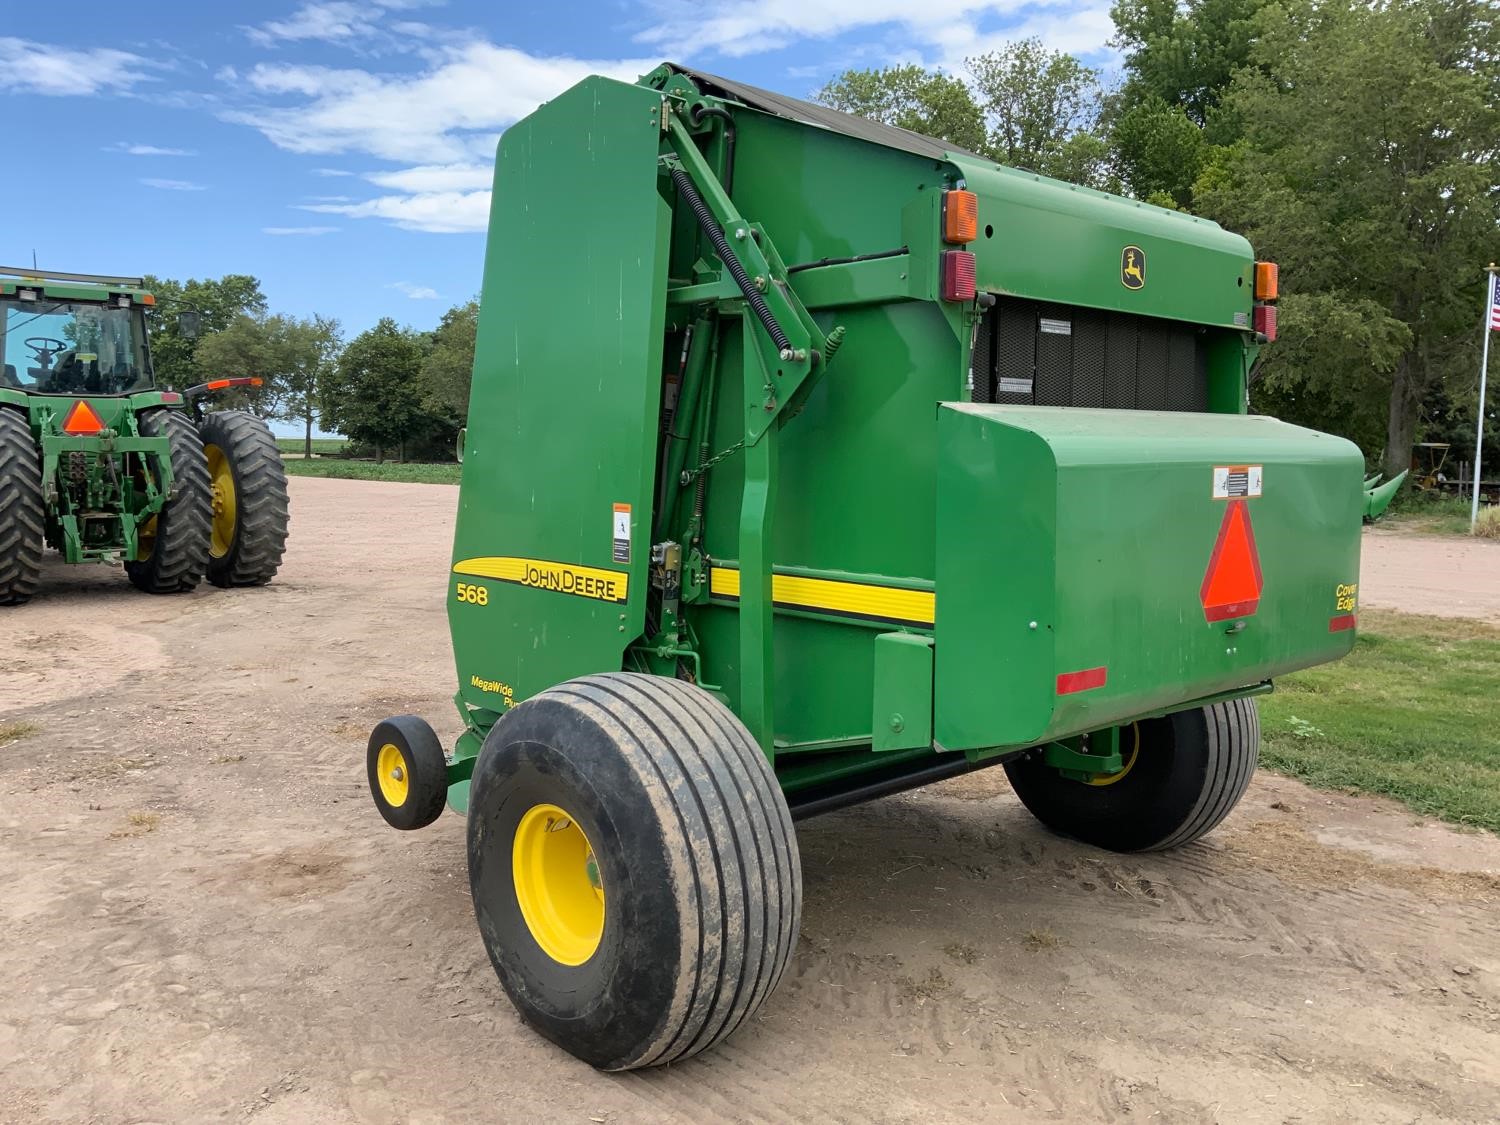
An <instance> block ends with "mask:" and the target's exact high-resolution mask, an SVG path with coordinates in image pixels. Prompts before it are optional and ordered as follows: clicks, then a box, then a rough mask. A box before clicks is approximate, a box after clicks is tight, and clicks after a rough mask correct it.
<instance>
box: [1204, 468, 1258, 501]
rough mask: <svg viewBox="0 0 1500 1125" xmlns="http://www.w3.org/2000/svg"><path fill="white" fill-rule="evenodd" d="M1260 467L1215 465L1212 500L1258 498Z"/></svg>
mask: <svg viewBox="0 0 1500 1125" xmlns="http://www.w3.org/2000/svg"><path fill="white" fill-rule="evenodd" d="M1260 487H1261V466H1259V465H1215V466H1214V499H1215V500H1234V499H1237V498H1245V497H1251V496H1259V495H1260Z"/></svg>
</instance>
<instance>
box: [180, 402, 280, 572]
mask: <svg viewBox="0 0 1500 1125" xmlns="http://www.w3.org/2000/svg"><path fill="white" fill-rule="evenodd" d="M199 432H200V433H201V434H202V436H203V448H204V452H205V455H206V456H207V457H208V467H209V476H210V479H211V481H212V483H213V487H214V489H215V510H214V522H213V529H212V544H211V547H210V550H209V556H208V580H209V581H210V582H212V583H213V584H214V585H215V586H223V587H229V586H264V585H265V584H266V583H267V582H269V581H271V579H272V578H274V577H275V576H276V572H277V570H279V569H280V568H281V556H282V554H283V553H284V552H285V550H286V535H287V524H288V522H289V500H288V497H287V486H286V469H285V468H284V467H283V466H282V463H281V450H280V449H278V448H277V446H276V438H275V437H274V436H273V435H272V433H271V429H270V427H269V426H267V425H266V424H265V422H263V421H262V420H261V419H259V418H257V417H256V416H255V415H253V414H247V413H245V412H244V411H243V410H216V411H214V412H213V413H212V414H209V415H207V416H206V417H205V418H204V419H203V422H202V424H201V425H200V426H199ZM226 493H227V495H228V501H229V505H230V506H229V508H228V517H227V519H226V518H225V515H224V511H225V510H224V507H223V505H224V504H225V494H226Z"/></svg>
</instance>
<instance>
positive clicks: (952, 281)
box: [942, 250, 978, 301]
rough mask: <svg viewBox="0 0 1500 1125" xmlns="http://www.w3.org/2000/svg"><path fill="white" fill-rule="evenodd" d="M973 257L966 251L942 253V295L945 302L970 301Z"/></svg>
mask: <svg viewBox="0 0 1500 1125" xmlns="http://www.w3.org/2000/svg"><path fill="white" fill-rule="evenodd" d="M974 277H975V270H974V255H973V254H971V253H969V252H968V251H967V250H945V251H944V252H943V268H942V278H943V281H942V293H943V300H945V301H972V300H973V299H974V298H975V296H976V295H977V292H978V290H977V289H976V288H975V282H974Z"/></svg>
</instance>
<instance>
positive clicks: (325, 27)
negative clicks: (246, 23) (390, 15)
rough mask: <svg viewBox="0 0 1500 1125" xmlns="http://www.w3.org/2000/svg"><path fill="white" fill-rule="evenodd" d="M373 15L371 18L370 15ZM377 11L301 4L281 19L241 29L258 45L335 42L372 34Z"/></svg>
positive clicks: (345, 5)
mask: <svg viewBox="0 0 1500 1125" xmlns="http://www.w3.org/2000/svg"><path fill="white" fill-rule="evenodd" d="M372 15H373V17H374V18H371V16H372ZM379 19H380V16H379V13H368V14H367V11H366V9H365V8H364V6H363V5H360V4H352V3H345V2H342V0H337V2H334V3H314V4H304V5H303V6H302V7H300V8H298V9H297V10H296V11H295V12H293V13H292V15H291V16H290V17H289V18H287V19H284V20H271V21H270V22H268V23H263V24H261V25H260V26H259V27H247V28H245V29H244V30H245V34H246V35H247V36H249V37H250V39H251V40H252V41H253V42H255V43H258V44H260V45H261V46H262V47H271V46H274V45H275V44H277V43H279V42H285V41H296V40H302V39H320V40H323V41H324V42H329V43H338V42H342V41H347V40H350V39H357V38H362V37H364V36H368V35H373V34H374V33H375V32H376V30H377V21H378V20H379Z"/></svg>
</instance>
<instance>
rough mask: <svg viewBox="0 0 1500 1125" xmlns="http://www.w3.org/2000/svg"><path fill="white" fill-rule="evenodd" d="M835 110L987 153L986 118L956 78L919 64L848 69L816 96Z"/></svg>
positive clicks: (972, 150)
mask: <svg viewBox="0 0 1500 1125" xmlns="http://www.w3.org/2000/svg"><path fill="white" fill-rule="evenodd" d="M815 97H816V99H817V100H818V101H820V102H822V103H823V104H824V105H826V106H829V107H830V108H832V109H838V110H843V111H844V112H845V113H852V114H855V115H857V116H859V117H868V118H869V119H871V120H872V121H881V122H884V123H885V124H887V125H896V126H899V127H900V128H902V129H910V130H912V131H913V132H916V133H923V134H925V135H927V136H929V137H938V138H940V139H942V140H945V141H949V142H951V143H952V144H954V145H957V146H958V147H959V148H962V149H967V150H968V151H970V152H978V153H982V152H984V150H985V145H986V143H987V137H986V133H985V127H984V118H983V115H982V114H981V113H980V111H979V106H978V105H976V104H975V102H974V96H973V94H972V93H970V91H969V88H968V87H967V86H966V85H964V84H963V82H961V81H959V80H958V79H957V78H953V77H950V76H949V75H946V74H943V73H941V72H939V71H935V70H925V69H923V68H922V67H920V66H913V65H910V64H908V65H905V66H890V67H885V68H882V69H875V70H846V71H845V72H844V73H843V74H841V75H839V76H838V77H837V78H835V79H834V80H833V81H832V82H830V83H828V84H827V85H826V86H824V87H823V88H822V89H821V90H819V91H818V93H817V94H816V95H815Z"/></svg>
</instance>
